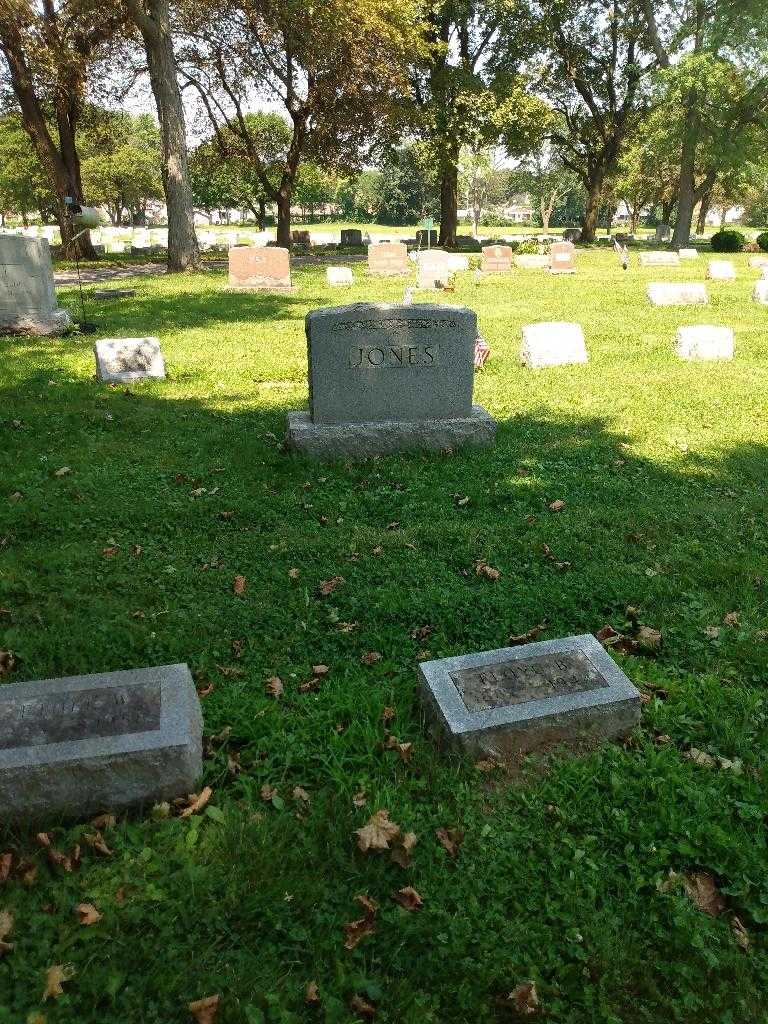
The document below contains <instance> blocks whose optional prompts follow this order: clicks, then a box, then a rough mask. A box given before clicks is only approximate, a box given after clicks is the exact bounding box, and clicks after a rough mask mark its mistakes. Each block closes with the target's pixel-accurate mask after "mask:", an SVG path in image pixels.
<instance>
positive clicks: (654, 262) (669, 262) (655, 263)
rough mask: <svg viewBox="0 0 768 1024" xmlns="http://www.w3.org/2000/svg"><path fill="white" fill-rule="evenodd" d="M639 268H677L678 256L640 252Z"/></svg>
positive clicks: (673, 253) (677, 254) (665, 253)
mask: <svg viewBox="0 0 768 1024" xmlns="http://www.w3.org/2000/svg"><path fill="white" fill-rule="evenodd" d="M640 266H641V267H679V266H680V254H679V253H676V252H641V253H640Z"/></svg>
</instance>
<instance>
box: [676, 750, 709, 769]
mask: <svg viewBox="0 0 768 1024" xmlns="http://www.w3.org/2000/svg"><path fill="white" fill-rule="evenodd" d="M683 757H685V758H687V759H688V760H689V761H693V763H694V764H697V765H698V766H699V767H700V768H716V767H717V761H716V760H715V758H714V757H712V755H711V754H707V753H706V752H705V751H703V750H698V749H697V748H696V747H691V749H690V750H686V752H685V753H684V754H683Z"/></svg>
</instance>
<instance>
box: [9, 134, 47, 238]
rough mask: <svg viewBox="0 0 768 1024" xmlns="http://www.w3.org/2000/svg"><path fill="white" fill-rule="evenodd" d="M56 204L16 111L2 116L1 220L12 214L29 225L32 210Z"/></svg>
mask: <svg viewBox="0 0 768 1024" xmlns="http://www.w3.org/2000/svg"><path fill="white" fill-rule="evenodd" d="M55 208H56V197H55V195H54V194H53V191H52V190H51V186H50V182H49V180H48V178H47V176H46V174H45V172H44V170H43V168H42V166H41V164H40V161H39V160H38V157H37V154H36V152H35V150H34V148H33V146H32V142H31V141H30V138H29V136H28V135H27V133H26V132H25V131H24V129H23V127H22V125H21V119H20V118H19V116H18V115H17V114H5V115H3V116H2V117H0V224H4V223H5V218H6V217H7V216H8V215H9V214H11V215H14V216H17V217H20V218H21V221H22V223H23V224H24V226H25V227H26V225H27V223H28V219H27V216H28V214H29V213H31V212H32V211H35V210H37V211H39V212H40V217H41V219H44V214H45V213H46V212H47V211H48V210H50V209H55Z"/></svg>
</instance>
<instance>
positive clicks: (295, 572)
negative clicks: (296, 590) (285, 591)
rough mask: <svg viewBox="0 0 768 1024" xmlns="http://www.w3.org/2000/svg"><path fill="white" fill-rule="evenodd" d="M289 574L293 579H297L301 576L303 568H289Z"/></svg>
mask: <svg viewBox="0 0 768 1024" xmlns="http://www.w3.org/2000/svg"><path fill="white" fill-rule="evenodd" d="M288 576H289V578H290V579H292V580H297V579H298V578H299V576H301V569H289V570H288Z"/></svg>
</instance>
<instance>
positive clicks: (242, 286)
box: [229, 245, 292, 291]
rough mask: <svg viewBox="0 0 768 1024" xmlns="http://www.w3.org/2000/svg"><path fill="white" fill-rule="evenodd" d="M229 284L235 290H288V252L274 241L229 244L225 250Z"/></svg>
mask: <svg viewBox="0 0 768 1024" xmlns="http://www.w3.org/2000/svg"><path fill="white" fill-rule="evenodd" d="M229 287H230V288H232V289H235V290H238V291H289V290H290V289H291V288H292V286H291V255H290V253H289V252H288V250H287V249H282V248H280V247H279V246H276V245H272V246H259V247H257V246H252V245H236V246H233V247H232V248H231V249H230V250H229Z"/></svg>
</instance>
